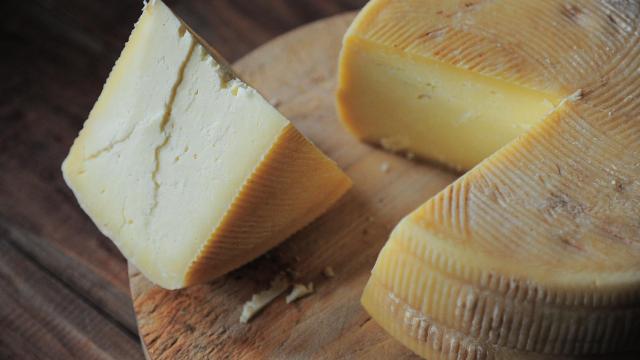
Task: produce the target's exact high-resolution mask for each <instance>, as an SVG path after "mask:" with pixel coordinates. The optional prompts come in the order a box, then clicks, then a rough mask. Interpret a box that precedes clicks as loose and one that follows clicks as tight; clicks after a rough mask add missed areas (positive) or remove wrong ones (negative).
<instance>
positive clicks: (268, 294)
mask: <svg viewBox="0 0 640 360" xmlns="http://www.w3.org/2000/svg"><path fill="white" fill-rule="evenodd" d="M288 288H289V281H288V280H287V278H286V276H284V275H283V274H279V275H278V276H276V278H275V279H273V280H272V281H271V287H270V288H269V289H267V290H264V291H261V292H259V293H257V294H253V296H251V300H249V301H247V302H246V303H244V305H243V306H242V314H241V315H240V322H241V323H243V324H246V323H247V322H249V320H251V318H253V317H254V316H255V315H256V314H257V313H258V312H260V310H262V309H263V308H264V307H265V306H267V305H269V303H271V302H272V301H273V299H275V298H277V297H278V296H279V295H280V294H282V293H283V292H285V291H286V290H287V289H288ZM294 290H295V289H294ZM287 298H288V297H287Z"/></svg>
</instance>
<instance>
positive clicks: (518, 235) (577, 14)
mask: <svg viewBox="0 0 640 360" xmlns="http://www.w3.org/2000/svg"><path fill="white" fill-rule="evenodd" d="M639 29H640V4H639V3H638V2H634V1H628V2H625V1H586V0H584V1H498V0H495V1H448V2H443V1H436V0H429V1H427V0H423V1H410V0H394V1H372V2H370V3H369V4H368V5H367V6H366V8H365V9H364V10H363V11H362V12H361V13H360V14H359V16H358V17H357V19H356V20H355V22H354V23H353V25H352V27H351V29H350V30H349V32H348V33H347V35H346V37H345V42H344V49H343V54H342V60H341V61H342V63H341V66H342V73H341V88H340V92H339V95H338V96H339V102H340V104H341V105H340V106H341V111H342V113H343V116H345V120H346V121H347V123H348V125H349V126H351V128H352V129H354V130H355V131H356V132H359V133H366V134H367V136H372V138H371V139H373V140H375V139H377V138H378V137H383V136H397V135H402V136H406V137H407V138H408V139H409V141H408V142H407V143H406V145H407V149H409V150H411V151H415V152H416V153H418V154H421V155H423V156H425V157H430V158H434V159H437V160H440V161H444V162H446V163H448V164H451V165H454V166H458V167H461V168H466V167H469V166H473V164H474V163H477V162H478V161H480V160H482V156H480V153H473V152H472V153H470V154H468V155H466V152H468V151H471V148H469V146H476V145H483V146H484V145H486V147H483V149H484V150H483V151H486V153H491V151H493V150H495V149H498V148H499V150H498V151H497V152H495V153H493V154H492V155H489V157H488V158H486V159H485V160H483V161H482V162H480V163H479V164H478V165H477V166H475V167H474V168H473V169H472V170H470V171H469V172H467V173H466V174H465V175H463V176H462V177H461V178H459V179H458V180H457V181H455V182H454V183H453V184H451V185H450V186H448V187H447V188H446V189H444V190H443V191H442V192H440V193H439V194H437V195H436V196H435V197H434V198H432V199H430V200H428V201H427V202H426V203H425V204H424V205H422V206H420V207H419V208H418V209H416V210H415V211H414V212H412V213H411V214H409V215H408V216H407V217H405V218H404V219H403V220H402V221H401V222H400V223H399V224H398V225H397V226H396V228H395V229H394V230H393V231H392V233H391V236H390V239H389V241H388V242H387V243H386V245H385V246H384V248H383V249H382V251H381V253H380V255H379V257H378V259H377V261H376V264H375V266H374V268H373V270H372V275H371V278H370V280H369V281H368V283H367V285H366V288H365V290H364V294H363V296H362V303H363V305H364V307H365V309H366V310H367V311H368V312H369V313H370V314H371V316H372V318H373V319H374V320H376V321H377V322H378V323H379V324H380V325H381V326H382V327H383V328H384V329H386V330H387V331H388V332H389V333H390V334H391V335H392V336H394V337H395V338H396V339H398V340H399V341H400V342H402V343H403V344H404V345H406V346H407V347H409V348H410V349H411V350H413V351H414V352H416V353H417V354H419V355H420V356H422V357H425V358H428V359H547V358H549V359H550V358H575V357H577V356H584V355H593V356H600V357H599V358H602V359H611V358H618V356H619V355H618V354H619V353H623V352H627V351H638V350H640V70H639V69H640V32H639ZM353 64H362V66H361V68H360V69H356V68H355V67H352V65H353ZM409 72H415V75H411V74H410V73H409ZM431 76H433V77H434V78H436V80H437V81H438V83H439V84H440V85H442V89H441V90H442V92H438V91H440V90H438V89H439V87H436V88H435V89H434V92H435V93H437V94H436V95H433V97H432V98H431V99H427V100H424V99H422V100H421V101H427V103H428V102H429V101H431V102H432V106H433V108H429V106H428V105H427V104H424V107H423V105H422V103H419V102H418V99H415V96H413V95H411V94H412V93H411V92H412V91H414V90H415V91H418V90H416V89H417V88H418V87H424V86H426V85H425V83H424V82H423V79H425V80H429V79H431ZM382 79H384V81H386V84H387V85H383V84H378V85H374V84H377V82H378V81H382ZM412 81H413V82H415V83H412ZM456 81H462V82H458V83H457V84H456V83H455V82H456ZM464 82H468V85H464V86H463V85H461V84H463V83H464ZM365 87H369V88H370V89H371V91H370V92H369V93H360V94H356V93H355V92H354V90H355V89H360V88H365ZM463 88H468V89H474V90H473V91H471V90H469V92H467V93H465V94H467V95H464V99H462V100H465V99H466V100H465V101H462V100H460V101H457V100H456V101H454V100H453V97H454V96H456V94H455V91H456V89H458V90H459V91H460V93H461V94H462V93H464V92H463V91H462V89H463ZM492 88H493V89H494V90H495V89H497V88H500V89H503V91H505V92H509V93H510V95H509V96H505V100H504V101H503V102H502V104H498V105H496V106H502V105H504V107H503V108H501V109H497V108H496V109H497V110H496V111H498V112H503V113H502V114H499V116H501V118H500V119H498V118H497V117H496V118H492V117H491V116H489V115H488V114H489V112H492V111H494V109H493V108H492V106H493V105H491V104H492V103H491V102H490V101H489V100H488V99H489V97H490V96H489V95H487V93H486V91H489V94H491V90H490V89H492ZM422 90H424V88H421V89H420V90H419V91H422ZM495 91H498V90H495ZM435 93H434V94H435ZM524 93H526V94H524ZM410 95H411V96H410ZM414 95H415V94H414ZM439 96H442V97H443V98H444V99H445V100H442V99H441V100H442V101H441V102H439V103H438V102H436V98H437V97H439ZM448 96H451V97H452V98H451V101H450V102H449V101H446V97H448ZM534 99H537V100H535V101H534ZM540 99H543V100H541V101H544V100H548V101H549V102H551V103H552V104H553V106H552V109H551V111H550V112H549V111H548V110H547V109H543V108H538V107H536V106H533V105H531V104H534V103H536V102H537V101H538V100H540ZM507 100H508V102H507ZM438 101H439V100H438ZM483 102H486V103H487V105H488V109H480V107H481V104H482V103H483ZM527 102H528V103H529V104H530V105H531V106H529V105H525V104H526V103H527ZM446 104H449V105H450V107H451V109H446V108H445V107H446V106H445V105H446ZM449 105H447V106H449ZM476 106H477V109H480V110H478V111H483V114H484V115H482V116H485V115H486V117H482V116H479V117H477V118H474V119H473V121H469V122H468V123H465V124H464V125H461V124H457V125H454V123H455V121H456V118H455V114H457V113H459V112H464V111H468V110H469V109H470V108H471V107H476ZM403 109H408V110H409V111H408V112H409V113H410V114H406V113H405V111H404V110H403ZM474 111H475V110H474ZM431 112H433V113H434V114H435V113H436V112H437V113H438V114H441V115H442V117H438V116H440V115H438V116H436V117H433V118H432V117H430V115H429V114H431ZM547 112H548V114H547ZM422 115H424V116H422ZM427 115H429V116H427ZM385 116H386V118H385ZM409 117H413V118H409ZM483 119H484V120H483ZM490 119H493V120H495V123H494V124H493V125H496V126H498V127H504V128H506V127H508V126H509V125H510V124H516V125H517V124H524V123H527V124H530V126H531V129H530V130H528V131H524V132H522V134H521V135H520V136H518V135H517V134H512V135H514V136H515V140H512V141H511V142H509V141H508V138H509V137H512V136H511V135H509V136H508V137H504V138H503V139H502V140H501V141H500V142H498V141H495V142H494V140H493V138H492V136H493V135H495V134H494V132H495V131H498V130H497V128H493V127H491V126H489V125H487V124H486V123H485V122H484V121H485V120H487V121H488V120H490ZM531 120H533V121H531ZM431 129H434V130H433V131H434V132H433V133H432V132H431V131H432V130H431ZM392 130H393V131H396V130H397V131H401V132H391V131H392ZM422 130H424V131H423V132H421V131H422ZM414 136H415V137H414ZM440 137H441V139H440ZM503 140H504V141H506V142H507V145H505V146H502V145H501V144H500V143H501V142H502V141H503ZM442 144H445V145H442ZM447 144H449V145H447ZM441 145H442V146H441ZM489 145H490V146H489ZM501 146H502V147H501ZM478 149H479V148H478ZM635 354H637V352H635Z"/></svg>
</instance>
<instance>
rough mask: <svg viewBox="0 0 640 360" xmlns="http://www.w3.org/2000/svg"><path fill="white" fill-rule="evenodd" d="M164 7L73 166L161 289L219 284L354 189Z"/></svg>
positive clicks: (107, 229) (113, 232) (150, 16)
mask: <svg viewBox="0 0 640 360" xmlns="http://www.w3.org/2000/svg"><path fill="white" fill-rule="evenodd" d="M201 42H202V40H201V39H199V38H197V36H196V35H193V34H192V32H191V31H190V30H189V29H188V28H187V27H186V26H185V25H184V24H182V23H181V22H180V20H179V19H178V18H176V17H175V16H174V15H173V13H172V12H171V11H170V10H169V9H168V8H167V7H166V6H165V5H164V4H163V3H162V2H160V1H151V2H149V3H147V4H146V5H145V7H144V10H143V14H142V16H141V17H140V20H139V21H138V23H137V24H136V26H135V29H134V30H133V32H132V34H131V37H130V38H129V41H128V42H127V44H126V46H125V48H124V50H123V52H122V54H121V57H120V58H119V59H118V61H117V62H116V65H115V67H114V68H113V70H112V72H111V74H110V76H109V78H108V80H107V82H106V83H105V85H104V89H103V91H102V93H101V95H100V97H99V99H98V101H97V102H96V104H95V106H94V108H93V110H92V111H91V113H90V115H89V118H88V120H87V121H86V122H85V124H84V128H83V129H82V131H81V132H80V135H79V136H78V138H77V139H76V141H75V142H74V145H73V147H72V148H71V150H70V153H69V156H68V157H67V159H66V160H65V162H64V163H63V167H62V169H63V173H64V177H65V180H66V182H67V184H69V186H70V187H71V189H72V190H73V191H74V193H75V195H76V197H77V199H78V201H79V203H80V205H81V206H82V208H83V209H84V210H85V211H86V212H87V213H88V214H89V216H90V217H91V219H92V220H93V221H94V222H95V223H96V225H97V226H98V228H99V229H100V230H101V231H102V232H103V233H104V234H105V235H106V236H108V237H109V238H111V239H112V240H113V241H114V242H115V244H116V245H117V246H118V248H119V249H120V250H121V251H122V253H123V254H124V255H125V256H126V257H127V259H128V260H129V261H131V262H132V263H133V264H135V265H136V266H137V267H138V268H139V269H140V271H141V272H142V273H143V274H144V275H145V276H146V277H147V278H149V279H150V280H152V281H153V282H155V283H156V284H158V285H161V286H163V287H165V288H169V289H175V288H180V287H183V286H187V285H190V284H194V283H200V282H204V281H208V280H211V279H212V278H215V277H217V276H219V275H222V274H224V273H226V272H228V271H230V270H232V269H234V268H237V267H239V266H240V265H242V264H244V263H246V262H247V261H249V260H251V259H253V258H255V257H256V256H258V255H260V254H261V253H263V252H265V251H266V250H268V249H269V248H271V247H273V246H275V245H276V244H278V243H279V242H281V241H282V240H284V239H285V238H287V237H288V236H289V235H291V234H292V233H294V232H295V231H297V230H298V229H300V228H301V227H303V226H304V225H306V224H307V223H308V222H310V221H311V220H312V219H313V218H315V217H317V216H318V215H320V214H321V213H322V212H324V211H325V210H326V209H327V208H328V207H329V206H330V205H331V204H333V203H334V202H335V201H336V200H337V199H338V198H339V197H340V196H341V195H342V194H343V193H344V192H345V191H346V190H347V189H348V188H349V187H350V184H351V183H350V180H349V179H348V178H347V177H346V176H345V175H344V174H343V173H342V172H341V171H340V170H339V169H338V167H337V166H336V165H335V163H333V162H332V161H331V160H329V159H327V158H326V157H325V156H324V155H323V154H322V153H321V152H320V151H319V150H318V149H317V148H315V147H314V146H313V145H312V144H311V143H310V142H309V141H307V140H306V139H305V138H304V137H303V136H302V135H301V134H300V133H299V132H298V131H297V130H296V129H295V128H293V126H292V125H291V124H290V123H289V122H288V121H287V120H286V119H285V118H284V117H283V116H282V115H280V114H279V113H278V112H277V110H275V109H274V108H273V107H272V106H271V105H269V103H268V102H267V101H266V100H265V99H264V98H263V97H262V96H260V94H258V92H257V91H256V90H254V89H252V88H251V87H249V86H247V85H246V84H245V83H243V82H242V81H241V80H239V79H237V78H236V77H235V76H234V75H233V72H232V71H231V70H230V68H228V66H227V65H226V63H225V62H224V60H223V59H222V58H220V57H219V55H217V54H216V53H215V52H213V51H212V50H211V49H209V48H208V47H207V45H206V44H204V45H203V44H202V43H201Z"/></svg>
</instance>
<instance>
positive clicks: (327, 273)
mask: <svg viewBox="0 0 640 360" xmlns="http://www.w3.org/2000/svg"><path fill="white" fill-rule="evenodd" d="M322 273H323V274H324V276H326V277H328V278H332V277H334V276H336V273H335V272H334V271H333V268H332V267H331V266H327V267H326V268H324V271H322Z"/></svg>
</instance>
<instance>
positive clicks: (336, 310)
mask: <svg viewBox="0 0 640 360" xmlns="http://www.w3.org/2000/svg"><path fill="white" fill-rule="evenodd" d="M353 16H354V14H345V15H340V16H336V17H332V18H328V19H325V20H321V21H318V22H315V23H312V24H310V25H307V26H304V27H302V28H300V29H297V30H295V31H292V32H290V33H288V34H285V35H283V36H281V37H279V38H276V39H275V40H273V41H271V42H269V43H267V44H266V45H263V46H261V47H260V48H258V49H256V50H255V51H253V52H252V53H250V54H248V55H247V56H245V57H244V58H242V59H241V60H239V61H238V62H237V63H236V64H235V69H236V70H237V72H238V73H239V74H240V75H241V76H242V77H243V78H244V79H245V80H246V81H248V82H249V83H251V84H252V85H253V86H255V87H256V88H257V89H258V90H259V91H260V92H262V94H264V95H265V96H266V97H267V99H269V100H270V101H271V102H272V103H273V104H274V105H275V106H276V107H277V108H278V109H279V110H280V111H281V112H282V113H283V114H284V115H285V116H286V117H287V118H289V119H290V120H291V121H292V122H293V123H294V125H295V126H296V127H297V128H298V129H300V131H302V133H303V134H305V135H306V136H307V137H308V138H309V139H311V140H312V141H313V142H314V143H315V144H316V145H318V147H320V149H322V151H324V152H325V153H326V154H327V155H328V156H329V157H331V158H332V159H334V160H335V161H336V162H337V163H338V164H339V166H340V167H341V168H342V169H344V170H345V171H346V173H347V174H348V175H349V176H350V177H351V179H352V180H353V182H354V186H353V189H351V190H350V191H349V193H347V195H346V196H344V197H343V198H342V199H341V200H340V201H339V202H338V203H337V204H336V205H335V206H334V207H333V208H332V209H330V210H329V211H328V212H327V213H326V214H324V215H323V216H321V217H320V218H319V219H317V220H316V221H314V222H313V223H312V224H310V225H309V226H307V227H306V228H304V229H303V230H302V231H300V232H298V233H297V234H296V235H294V236H292V237H291V238H290V239H288V240H287V241H286V242H284V243H283V244H282V245H280V246H279V247H277V248H275V249H274V250H272V251H271V252H269V253H268V254H266V255H264V256H262V257H260V258H258V259H257V260H255V261H253V262H252V263H250V264H248V265H246V266H244V267H242V268H241V269H239V270H237V271H234V272H232V273H231V274H228V275H227V276H225V277H223V278H221V279H219V280H217V281H214V282H212V283H209V284H206V285H200V286H195V287H191V288H188V289H183V290H179V291H167V290H163V289H161V288H159V287H156V286H154V285H153V284H151V283H150V282H149V281H148V280H147V279H145V278H144V276H142V275H141V274H140V273H139V272H138V271H137V270H136V269H134V268H133V267H131V268H130V274H129V278H130V284H131V293H132V296H133V301H134V308H135V312H136V315H137V320H138V328H139V330H140V337H141V338H142V343H143V347H145V348H146V351H147V354H148V357H149V358H151V359H201V358H206V359H222V358H228V359H254V358H269V359H309V358H318V359H338V358H340V359H342V358H347V359H349V358H354V359H355V358H363V359H364V358H366V359H371V358H384V359H405V358H413V357H414V355H412V353H411V352H410V351H408V350H406V349H405V348H404V347H403V346H402V345H400V344H399V343H398V342H396V341H395V340H393V339H392V338H391V337H390V336H388V335H387V334H386V333H385V332H384V331H383V330H382V328H380V327H379V326H378V325H377V324H376V323H375V321H371V318H370V317H369V315H368V314H367V313H366V312H365V311H364V309H363V308H362V306H361V305H360V295H361V293H362V290H363V288H364V285H365V283H366V281H367V279H368V278H369V272H370V270H371V268H372V267H373V264H374V263H375V260H376V257H377V255H378V252H379V251H380V249H381V248H382V246H383V245H384V243H385V241H386V240H387V238H388V236H389V233H390V231H391V229H392V228H393V226H394V225H395V224H396V223H397V222H398V221H399V220H400V219H401V218H402V217H403V216H404V215H406V214H407V213H409V212H410V211H411V210H413V209H414V208H416V207H417V206H418V205H420V204H421V203H423V202H424V201H426V200H427V199H428V198H430V197H431V196H433V195H434V194H435V193H436V192H438V191H439V190H441V189H442V188H444V187H445V186H446V185H448V184H449V183H450V182H452V181H453V180H454V179H455V177H456V176H455V174H451V173H448V172H446V171H445V170H442V169H440V168H438V167H436V166H434V165H430V164H426V163H418V162H414V161H409V160H406V159H404V158H402V157H399V156H394V155H392V154H389V153H387V152H384V151H382V150H379V149H377V148H375V147H372V146H370V145H366V144H362V143H360V142H358V141H357V140H356V139H354V138H353V137H352V136H351V135H350V134H348V133H347V132H346V131H345V129H344V128H343V127H342V126H341V124H340V123H339V121H338V118H337V116H336V111H335V104H334V92H335V88H336V65H337V61H338V53H339V50H340V43H341V39H342V35H343V34H344V32H345V30H346V29H347V27H348V25H349V23H350V22H351V20H352V19H353ZM390 121H392V119H390ZM387 164H388V171H384V170H385V168H386V166H387ZM327 266H331V267H332V268H333V269H334V271H335V273H336V275H335V277H333V278H327V277H325V276H324V275H323V269H324V268H325V267H327ZM282 271H288V272H289V274H292V275H294V276H296V277H297V279H298V281H299V282H301V283H308V282H313V283H314V284H315V287H316V292H315V294H313V295H311V296H309V297H306V298H303V299H301V300H299V301H297V302H295V303H293V304H286V303H285V301H284V296H281V297H279V298H277V299H276V300H275V301H274V302H273V303H271V304H270V305H269V306H268V307H267V308H266V309H265V310H264V311H263V312H262V313H260V314H259V315H258V316H257V317H255V318H254V319H253V320H252V321H251V322H250V323H248V324H241V323H240V322H239V318H240V313H241V310H242V305H243V303H244V302H245V301H247V300H249V299H250V298H251V295H252V294H254V293H256V292H259V291H261V290H264V289H266V288H268V287H269V281H270V280H271V279H273V278H274V277H275V276H276V275H277V274H278V273H279V272H282Z"/></svg>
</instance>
